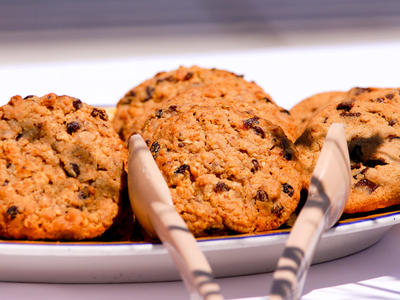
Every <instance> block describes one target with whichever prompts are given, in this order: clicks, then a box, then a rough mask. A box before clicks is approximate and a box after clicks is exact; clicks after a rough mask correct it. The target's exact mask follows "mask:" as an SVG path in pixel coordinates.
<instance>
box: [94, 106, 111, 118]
mask: <svg viewBox="0 0 400 300" xmlns="http://www.w3.org/2000/svg"><path fill="white" fill-rule="evenodd" d="M91 115H92V117H93V118H96V117H99V118H100V119H102V120H103V121H107V120H108V116H107V114H106V112H105V111H104V110H103V109H100V108H96V107H95V108H93V110H92V113H91Z"/></svg>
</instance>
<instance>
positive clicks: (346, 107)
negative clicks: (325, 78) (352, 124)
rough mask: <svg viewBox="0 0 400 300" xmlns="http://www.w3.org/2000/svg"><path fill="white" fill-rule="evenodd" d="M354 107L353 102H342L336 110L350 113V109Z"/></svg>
mask: <svg viewBox="0 0 400 300" xmlns="http://www.w3.org/2000/svg"><path fill="white" fill-rule="evenodd" d="M353 106H354V103H352V102H342V103H339V104H338V105H337V106H336V110H344V111H350V109H351V108H352V107H353Z"/></svg>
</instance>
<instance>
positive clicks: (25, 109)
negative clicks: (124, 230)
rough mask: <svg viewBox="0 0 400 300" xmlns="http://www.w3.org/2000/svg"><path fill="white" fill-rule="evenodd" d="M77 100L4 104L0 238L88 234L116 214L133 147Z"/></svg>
mask: <svg viewBox="0 0 400 300" xmlns="http://www.w3.org/2000/svg"><path fill="white" fill-rule="evenodd" d="M107 119H108V116H107V114H106V113H105V112H104V110H103V109H101V108H94V107H91V106H89V105H86V104H84V103H82V102H81V101H80V100H79V99H76V98H72V97H68V96H57V95H55V94H49V95H46V96H43V97H35V96H29V97H26V99H22V98H21V97H20V96H15V97H13V98H11V100H10V102H9V103H8V104H6V105H4V106H2V107H0V199H1V201H0V235H1V236H2V237H6V238H16V239H52V240H58V239H65V240H72V239H74V240H80V239H90V238H94V237H96V236H98V235H100V234H102V233H103V232H104V231H105V230H106V229H107V228H109V227H110V226H111V224H112V223H113V219H114V218H115V216H116V215H117V213H118V205H119V201H120V193H121V178H122V176H123V174H124V172H125V171H124V162H125V161H126V159H127V151H126V149H125V147H124V145H123V144H122V143H121V141H120V140H119V138H118V136H117V135H116V134H115V132H114V131H113V129H112V125H111V123H110V122H109V121H108V120H107Z"/></svg>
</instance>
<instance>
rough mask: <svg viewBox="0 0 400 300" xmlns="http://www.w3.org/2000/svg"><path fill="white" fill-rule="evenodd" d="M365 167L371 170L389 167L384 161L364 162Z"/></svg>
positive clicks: (371, 160) (370, 160)
mask: <svg viewBox="0 0 400 300" xmlns="http://www.w3.org/2000/svg"><path fill="white" fill-rule="evenodd" d="M363 165H365V166H367V167H370V168H375V167H376V166H384V165H387V162H385V161H384V160H383V159H369V160H367V161H365V162H363Z"/></svg>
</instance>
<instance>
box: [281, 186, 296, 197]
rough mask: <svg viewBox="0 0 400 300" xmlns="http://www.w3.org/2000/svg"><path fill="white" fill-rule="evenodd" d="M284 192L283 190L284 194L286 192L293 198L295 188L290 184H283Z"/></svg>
mask: <svg viewBox="0 0 400 300" xmlns="http://www.w3.org/2000/svg"><path fill="white" fill-rule="evenodd" d="M282 190H283V192H284V193H285V194H288V195H289V197H292V196H293V193H294V189H293V187H292V186H291V185H290V184H288V183H284V184H282Z"/></svg>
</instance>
